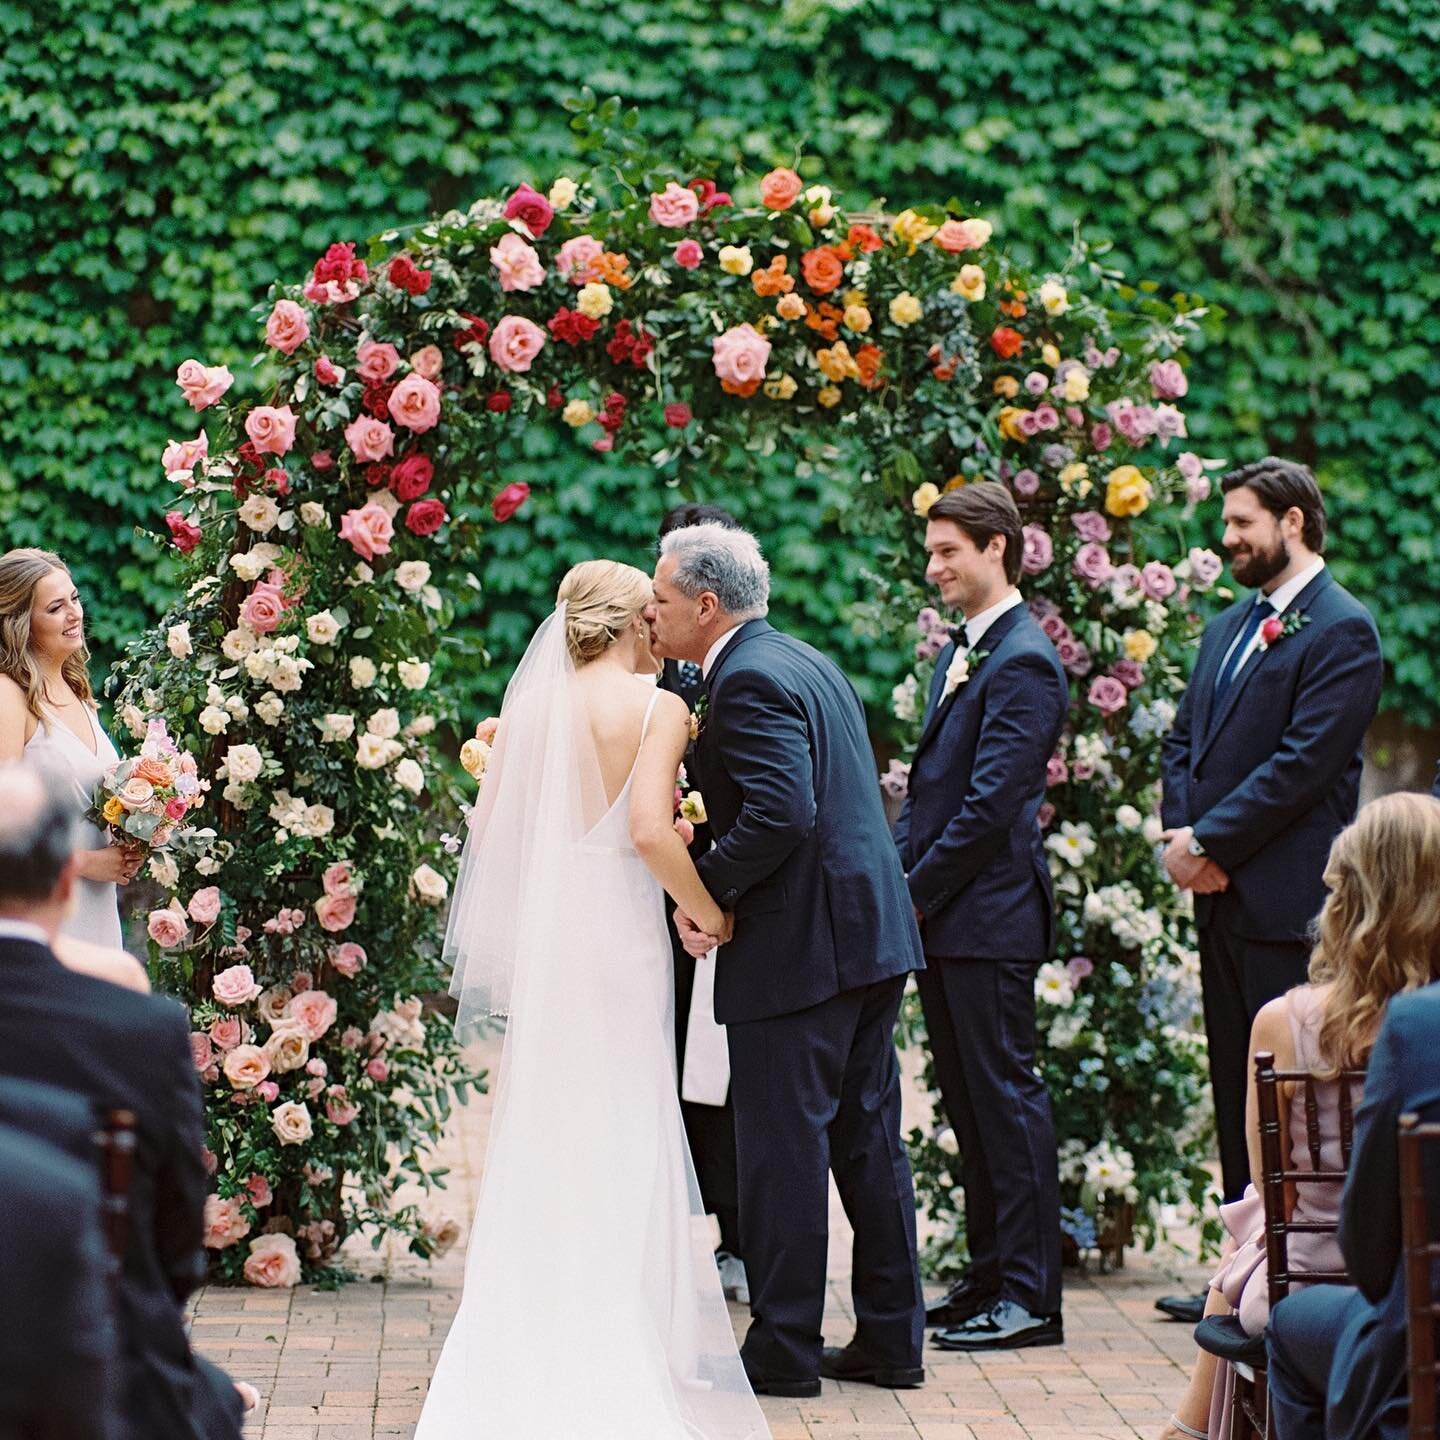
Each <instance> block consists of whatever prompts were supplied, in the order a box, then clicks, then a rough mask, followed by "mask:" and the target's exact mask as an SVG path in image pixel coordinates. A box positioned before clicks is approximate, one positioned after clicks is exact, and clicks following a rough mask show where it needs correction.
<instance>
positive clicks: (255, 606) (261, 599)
mask: <svg viewBox="0 0 1440 1440" xmlns="http://www.w3.org/2000/svg"><path fill="white" fill-rule="evenodd" d="M240 618H241V619H242V620H243V621H244V622H245V623H246V624H247V625H248V626H249V627H250V628H251V629H252V630H253V631H254V632H255V633H256V634H257V635H268V634H269V633H270V632H271V631H272V630H273V629H275V627H276V626H277V625H279V623H280V622H281V620H283V619H284V618H285V595H284V592H283V591H282V590H281V589H280V587H279V586H278V585H272V584H271V583H270V582H269V581H268V580H259V581H257V582H256V584H255V588H254V589H253V590H252V591H251V592H250V593H249V594H248V595H247V596H246V597H245V603H244V604H243V605H241V607H240Z"/></svg>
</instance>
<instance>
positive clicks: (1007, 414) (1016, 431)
mask: <svg viewBox="0 0 1440 1440" xmlns="http://www.w3.org/2000/svg"><path fill="white" fill-rule="evenodd" d="M1025 413H1026V411H1025V410H1023V409H1022V408H1021V407H1020V406H1019V405H1007V406H1005V408H1004V409H1003V410H1001V412H1000V418H999V421H998V423H999V426H1000V433H1001V434H1002V435H1003V436H1004V437H1005V438H1006V439H1007V440H1020V441H1023V440H1024V439H1025V438H1026V436H1025V432H1024V431H1023V430H1022V429H1021V428H1020V423H1019V422H1020V417H1021V416H1022V415H1024V414H1025Z"/></svg>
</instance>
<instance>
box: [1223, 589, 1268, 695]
mask: <svg viewBox="0 0 1440 1440" xmlns="http://www.w3.org/2000/svg"><path fill="white" fill-rule="evenodd" d="M1274 613H1275V607H1274V606H1273V605H1272V604H1271V603H1270V602H1269V601H1268V600H1266V599H1265V598H1264V596H1261V595H1257V596H1256V597H1255V603H1254V604H1253V605H1252V606H1251V607H1250V613H1249V614H1248V615H1247V616H1246V617H1245V624H1244V625H1243V626H1242V627H1241V630H1240V638H1239V639H1238V640H1237V641H1236V642H1235V644H1234V645H1233V646H1232V647H1231V650H1230V653H1229V655H1227V656H1226V657H1225V663H1224V664H1223V665H1222V666H1221V667H1220V673H1219V674H1218V675H1217V676H1216V677H1215V704H1216V705H1217V706H1218V705H1219V704H1220V702H1221V701H1222V700H1223V699H1224V698H1225V692H1226V691H1227V690H1228V689H1229V688H1230V684H1231V682H1232V681H1233V680H1234V679H1235V676H1236V675H1237V674H1238V673H1239V671H1240V665H1241V663H1242V661H1243V660H1244V658H1245V654H1246V652H1247V651H1248V650H1249V648H1250V642H1251V640H1253V639H1254V638H1255V632H1256V631H1257V630H1258V629H1259V628H1260V626H1261V624H1262V622H1263V621H1265V620H1267V619H1268V618H1269V617H1270V616H1271V615H1273V614H1274Z"/></svg>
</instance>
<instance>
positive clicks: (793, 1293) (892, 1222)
mask: <svg viewBox="0 0 1440 1440" xmlns="http://www.w3.org/2000/svg"><path fill="white" fill-rule="evenodd" d="M904 990H905V980H904V977H903V976H896V977H894V978H891V979H887V980H881V981H877V982H876V983H875V984H873V985H863V986H859V987H857V988H856V989H853V990H844V991H842V992H841V993H840V994H838V995H835V996H832V997H831V998H830V999H829V1000H825V1001H822V1002H821V1003H820V1004H819V1005H812V1006H810V1007H809V1008H808V1009H805V1010H799V1011H796V1012H795V1013H793V1014H790V1015H779V1016H775V1017H774V1018H771V1019H766V1020H750V1021H745V1022H743V1023H739V1024H731V1025H729V1026H728V1027H727V1034H728V1036H729V1043H730V1068H731V1080H730V1091H731V1096H732V1098H733V1100H734V1104H735V1141H736V1159H737V1162H738V1168H739V1176H740V1244H741V1248H742V1252H743V1254H744V1256H745V1275H746V1279H747V1281H748V1282H749V1286H750V1316H751V1319H750V1329H749V1332H748V1333H747V1334H746V1336H745V1343H744V1344H743V1345H742V1346H741V1350H740V1354H741V1357H742V1359H743V1360H744V1362H745V1368H746V1369H747V1370H748V1371H749V1372H750V1374H751V1375H754V1376H759V1377H763V1378H766V1379H777V1380H778V1379H783V1380H792V1379H793V1380H809V1379H814V1378H815V1377H816V1376H818V1375H819V1373H820V1351H821V1348H822V1346H823V1339H822V1335H821V1322H822V1319H823V1316H824V1312H825V1262H826V1257H827V1252H828V1250H829V1209H830V1187H829V1179H828V1174H827V1172H833V1173H834V1176H835V1184H836V1188H837V1189H838V1190H839V1192H840V1200H841V1202H842V1203H843V1205H844V1206H845V1213H846V1215H847V1216H848V1217H849V1220H850V1224H851V1225H852V1226H853V1227H854V1231H855V1245H854V1252H853V1263H852V1269H851V1281H850V1287H851V1295H852V1298H853V1301H854V1308H855V1338H856V1340H857V1342H858V1343H859V1344H861V1345H862V1346H864V1347H865V1349H866V1350H867V1351H869V1352H870V1353H871V1354H873V1355H875V1356H876V1357H877V1358H879V1359H880V1360H882V1361H883V1362H885V1363H886V1364H889V1365H893V1366H897V1367H902V1366H914V1365H919V1364H921V1363H922V1362H921V1345H922V1342H923V1340H924V1334H925V1328H924V1327H925V1306H924V1298H923V1295H922V1293H921V1289H920V1272H919V1269H918V1267H917V1264H916V1250H915V1190H914V1185H913V1183H912V1181H911V1177H910V1160H909V1156H908V1155H907V1154H906V1151H905V1145H904V1142H903V1141H902V1139H901V1137H900V1067H899V1064H898V1062H897V1060H896V1056H895V1020H896V1017H897V1016H898V1014H899V1011H900V997H901V995H902V994H903V993H904Z"/></svg>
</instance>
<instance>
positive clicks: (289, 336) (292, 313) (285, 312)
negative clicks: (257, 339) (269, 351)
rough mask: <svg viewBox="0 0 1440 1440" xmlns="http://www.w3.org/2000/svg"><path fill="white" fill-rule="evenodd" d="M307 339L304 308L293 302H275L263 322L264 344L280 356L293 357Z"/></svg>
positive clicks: (306, 321)
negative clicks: (276, 351)
mask: <svg viewBox="0 0 1440 1440" xmlns="http://www.w3.org/2000/svg"><path fill="white" fill-rule="evenodd" d="M309 338H310V322H309V320H307V319H306V318H305V307H304V306H303V305H297V304H296V303H295V302H294V301H293V300H277V301H276V302H275V308H274V309H273V310H272V311H271V312H270V318H269V319H268V320H267V321H266V322H265V343H266V344H267V345H269V346H272V347H273V348H274V349H276V350H278V351H279V352H280V353H281V354H282V355H293V354H294V353H295V352H296V351H297V350H298V349H299V348H300V347H301V346H302V345H303V344H304V343H305V342H306V341H307V340H308V339H309Z"/></svg>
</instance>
